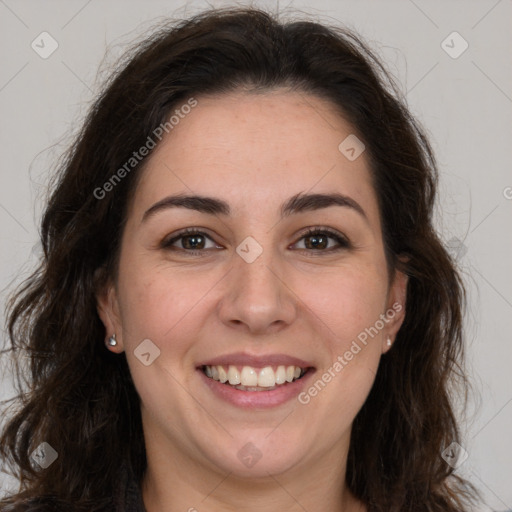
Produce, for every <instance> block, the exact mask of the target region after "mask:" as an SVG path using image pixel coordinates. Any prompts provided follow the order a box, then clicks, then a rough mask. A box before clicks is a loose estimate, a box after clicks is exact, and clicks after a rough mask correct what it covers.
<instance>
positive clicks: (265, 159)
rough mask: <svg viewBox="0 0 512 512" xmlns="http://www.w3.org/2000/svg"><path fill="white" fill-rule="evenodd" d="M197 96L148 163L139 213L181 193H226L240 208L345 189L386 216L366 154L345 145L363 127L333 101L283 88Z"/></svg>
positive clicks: (139, 195) (137, 199)
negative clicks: (353, 153) (346, 150)
mask: <svg viewBox="0 0 512 512" xmlns="http://www.w3.org/2000/svg"><path fill="white" fill-rule="evenodd" d="M195 99H196V100H197V105H196V106H195V107H193V108H192V109H190V111H189V113H187V114H183V113H182V114H181V116H180V117H179V118H178V117H175V118H174V124H173V128H172V129H170V131H169V133H168V134H167V135H165V137H164V138H163V139H162V141H161V142H160V143H159V145H158V146H157V148H156V149H155V151H154V152H153V154H152V155H151V157H150V159H149V161H148V162H147V165H146V167H145V169H144V170H143V174H142V177H141V180H140V182H139V185H138V187H137V191H136V194H135V201H134V209H135V210H136V211H135V214H136V216H137V217H141V216H142V214H143V211H142V210H143V209H144V208H148V207H149V206H150V205H151V204H153V203H154V202H156V201H158V200H159V199H162V197H165V195H167V194H171V193H176V192H181V193H186V194H190V193H196V194H202V195H209V196H217V197H222V198H223V199H224V200H225V201H227V202H228V203H230V205H232V208H233V210H235V211H236V212H237V213H238V214H240V215H243V214H249V213H253V214H254V213H255V208H256V209H259V208H260V207H262V206H263V205H272V204H274V202H275V204H279V205H280V204H281V203H282V202H283V201H284V200H285V199H287V198H288V197H290V196H291V195H293V194H296V193H299V192H309V193H322V192H323V193H330V192H340V193H342V194H346V195H350V196H351V197H353V198H354V199H355V200H356V201H357V202H359V203H362V204H363V205H364V206H363V208H364V209H365V210H366V211H367V214H368V216H369V217H374V218H375V220H377V219H378V211H377V203H376V197H375V193H374V190H373V187H372V183H371V176H370V172H369V167H368V165H367V160H366V158H365V154H364V152H363V153H362V154H361V156H360V157H358V158H356V159H355V160H353V161H351V160H349V159H348V158H347V157H346V156H345V155H344V154H343V153H342V152H341V151H340V149H339V145H340V143H342V142H343V141H344V140H345V139H346V138H347V137H349V136H352V137H353V136H354V131H355V130H354V128H353V127H352V126H351V125H350V124H349V123H348V122H347V121H346V120H345V119H343V117H342V116H341V115H340V113H339V111H338V110H337V109H336V108H335V106H334V105H333V104H332V103H331V102H329V101H327V100H324V99H322V98H318V97H316V96H313V95H310V94H306V93H298V92H289V91H282V90H278V91H272V92H265V93H245V92H236V93H229V94H224V95H216V96H197V97H196V98H195ZM185 101H186V100H185ZM179 108H180V106H179V105H177V106H176V107H175V109H178V110H179ZM188 110H189V109H187V111H188ZM174 111H175V110H174ZM176 120H178V122H177V123H176Z"/></svg>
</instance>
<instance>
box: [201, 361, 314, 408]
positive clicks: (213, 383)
mask: <svg viewBox="0 0 512 512" xmlns="http://www.w3.org/2000/svg"><path fill="white" fill-rule="evenodd" d="M197 371H198V372H199V374H200V376H201V377H202V379H203V381H204V382H205V383H206V384H207V385H208V387H209V388H210V389H211V390H212V392H213V393H214V394H215V395H216V396H218V397H219V398H221V399H222V400H225V401H226V402H229V403H231V404H233V405H236V406H237V407H242V408H246V409H255V408H261V409H267V408H270V407H276V406H278V405H281V404H284V403H285V402H288V401H289V400H291V399H293V398H295V397H296V396H297V395H298V394H299V393H300V392H301V391H302V389H303V388H304V387H305V386H306V384H307V381H308V380H309V379H310V378H311V376H312V375H313V373H314V370H313V369H309V370H308V371H307V372H306V373H305V374H304V375H303V377H302V378H300V379H298V380H295V381H293V382H287V383H286V384H280V385H278V386H277V387H276V388H274V389H272V390H270V391H241V390H239V389H235V388H234V387H232V386H230V385H228V384H222V383H221V382H219V381H218V380H213V379H210V377H207V376H206V375H205V374H204V372H203V371H202V370H201V369H198V370H197Z"/></svg>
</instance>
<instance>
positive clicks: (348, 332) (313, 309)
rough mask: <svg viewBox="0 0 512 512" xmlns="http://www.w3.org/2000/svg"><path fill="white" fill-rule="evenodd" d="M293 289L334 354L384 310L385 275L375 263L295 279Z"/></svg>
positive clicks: (369, 325) (372, 323)
mask: <svg viewBox="0 0 512 512" xmlns="http://www.w3.org/2000/svg"><path fill="white" fill-rule="evenodd" d="M294 290H296V293H297V296H298V297H299V298H300V300H301V301H303V303H304V304H305V306H306V307H305V312H307V311H308V310H309V311H310V315H311V317H312V318H313V319H315V318H316V322H317V323H318V324H319V326H320V327H321V328H322V329H323V332H325V335H324V339H329V340H331V341H330V346H331V350H334V351H335V352H336V354H338V353H339V351H340V350H343V351H344V350H345V349H346V348H345V347H346V346H347V344H348V345H350V342H351V341H352V340H354V339H356V338H357V337H358V335H359V334H360V333H362V332H366V331H365V330H366V329H368V328H370V327H371V326H374V324H375V322H376V321H377V320H378V319H379V315H381V314H382V313H384V309H383V308H384V307H385V302H386V292H387V282H386V275H385V274H381V272H380V270H379V268H378V267H377V266H370V265H365V266H359V267H356V266H352V267H350V268H349V267H348V266H347V267H346V268H339V269H336V271H333V272H330V273H328V274H327V273H326V274H322V275H321V274H317V275H316V276H309V277H308V278H304V276H301V278H300V279H298V280H297V281H296V285H295V288H294Z"/></svg>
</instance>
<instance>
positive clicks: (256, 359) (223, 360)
mask: <svg viewBox="0 0 512 512" xmlns="http://www.w3.org/2000/svg"><path fill="white" fill-rule="evenodd" d="M230 364H231V365H240V366H252V367H254V368H259V367H265V366H281V365H282V366H299V367H300V368H310V367H313V364H311V363H310V362H307V361H304V360H303V359H299V358H298V357H294V356H289V355H286V354H267V355H252V354H246V353H243V352H236V353H233V354H225V355H222V356H218V357H214V358H212V359H208V360H206V361H203V362H202V363H199V365H198V367H201V366H227V365H230Z"/></svg>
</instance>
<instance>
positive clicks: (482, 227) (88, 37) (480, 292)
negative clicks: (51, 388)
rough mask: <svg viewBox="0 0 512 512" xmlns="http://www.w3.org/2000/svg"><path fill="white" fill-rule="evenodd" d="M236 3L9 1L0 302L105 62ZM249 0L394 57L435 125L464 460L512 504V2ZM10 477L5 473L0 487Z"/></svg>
mask: <svg viewBox="0 0 512 512" xmlns="http://www.w3.org/2000/svg"><path fill="white" fill-rule="evenodd" d="M228 4H229V5H233V2H220V1H211V2H210V3H209V4H207V3H206V2H204V1H194V2H187V3H184V2H178V1H170V0H168V1H150V2H142V1H120V0H116V1H114V0H111V1H100V0H89V1H86V0H81V1H74V0H71V1H69V0H68V1H45V2H41V1H40V0H37V1H36V0H33V1H21V0H18V1H15V0H0V37H1V43H0V48H1V50H0V51H1V55H2V66H1V68H0V114H1V120H2V122H1V126H0V143H1V159H0V165H1V171H0V238H1V243H0V307H1V308H2V309H3V307H4V304H5V301H6V297H7V294H8V292H9V291H10V290H12V287H13V285H14V284H15V283H17V282H19V281H20V279H22V278H23V277H24V276H25V277H26V276H27V273H28V271H29V270H30V269H31V268H33V266H34V264H35V262H36V259H37V257H38V254H39V252H38V246H37V243H36V242H37V230H38V222H39V219H40V213H41V211H42V206H43V204H44V198H45V195H46V187H47V184H48V179H49V170H50V169H51V168H52V167H53V166H54V163H55V161H56V158H57V157H58V156H59V154H60V153H61V152H62V151H63V150H64V149H65V147H66V145H67V144H68V143H69V142H70V141H71V134H72V132H73V131H74V130H77V129H78V128H79V126H80V122H81V120H82V118H83V115H84V114H85V112H86V111H87V108H88V106H89V105H90V102H91V100H92V99H93V98H94V97H95V94H96V92H97V91H98V86H99V84H100V83H101V79H102V78H103V77H105V76H106V74H108V70H109V63H112V62H115V60H116V58H117V57H118V56H120V55H121V54H122V52H123V48H126V45H127V44H128V43H130V42H132V41H133V40H134V39H137V38H139V37H141V36H142V35H143V34H144V32H145V31H146V30H147V29H148V28H149V27H151V26H152V25H153V24H154V22H155V21H159V20H162V19H163V18H164V17H166V16H177V17H186V16H188V15H192V14H194V13H196V12H197V11H199V10H201V9H203V8H206V7H207V6H208V5H211V6H216V7H219V6H224V5H228ZM238 5H247V3H246V2H239V3H238ZM253 5H255V6H261V7H267V8H268V9H270V10H272V11H276V10H278V9H279V10H280V11H282V12H283V11H285V12H286V9H287V8H291V9H300V10H301V11H303V12H304V13H306V14H308V15H309V16H312V17H313V18H315V19H317V20H319V21H323V22H327V23H333V24H340V23H341V24H345V25H346V26H348V27H350V28H353V29H355V30H356V31H358V32H359V33H360V34H361V35H362V36H363V37H364V38H365V39H366V40H367V41H368V42H369V43H370V45H371V46H372V47H373V48H374V49H375V50H376V52H377V53H378V54H379V55H380V56H381V57H382V58H383V59H384V60H385V61H386V63H387V66H388V68H389V69H390V70H391V72H392V73H393V74H394V75H395V76H396V77H397V79H398V80H399V82H400V84H401V87H402V90H403V93H404V94H405V95H406V96H407V100H408V103H409V106H410V108H411V110H412V112H413V113H414V114H415V115H416V116H417V117H418V119H419V120H420V122H422V124H423V125H424V127H425V128H426V129H427V131H428V133H429V134H430V136H431V140H432V144H433V147H434V150H435V152H436V154H437V157H438V161H439V166H440V169H441V174H442V178H441V182H440V188H439V198H438V199H439V200H438V208H437V211H436V223H437V227H438V229H439V231H440V233H441V235H442V237H443V239H444V240H445V241H446V242H448V243H449V245H450V247H451V250H452V251H453V253H454V254H456V255H457V258H458V262H459V264H460V268H461V271H462V273H463V276H464V280H465V282H466V285H467V287H468V291H469V309H468V314H467V318H466V332H467V344H468V363H469V370H470V374H471V376H472V378H473V381H474V387H475V390H476V393H477V396H476V398H475V399H473V401H472V405H471V407H470V408H469V409H468V411H467V415H468V421H467V422H465V423H464V444H463V446H464V449H465V450H466V451H467V452H468V458H467V460H466V461H465V462H464V463H463V464H462V465H461V466H460V467H459V468H458V469H457V471H458V472H459V473H460V474H462V475H464V476H466V477H468V478H469V479H470V480H471V481H472V482H473V483H474V484H475V485H476V486H477V487H478V488H479V489H481V491H482V492H483V494H484V496H485V501H486V504H485V505H484V504H482V505H481V507H479V509H478V510H491V509H492V510H505V509H512V487H511V486H510V482H512V464H511V461H510V459H511V454H512V436H511V435H510V430H511V428H510V427H511V425H512V403H511V402H512V372H511V371H510V364H511V362H512V343H511V338H510V331H511V328H512V271H511V268H510V262H511V261H512V258H511V256H512V236H511V229H510V227H511V220H512V216H511V213H512V173H511V172H510V163H511V151H510V145H511V141H512V122H511V121H512V119H511V110H512V76H511V75H512V73H511V68H512V59H511V58H510V49H511V48H512V45H511V42H512V41H511V39H512V36H511V33H512V31H511V30H510V20H511V19H512V1H511V0H481V1H426V0H399V1H368V0H367V1H359V2H356V1H335V0H316V1H315V2H314V7H313V3H312V2H307V1H306V2H305V1H299V0H296V1H291V2H289V3H286V2H284V1H281V3H280V4H279V3H278V2H276V1H272V2H270V1H267V2H265V1H260V2H253ZM43 31H47V32H48V33H49V34H51V36H52V37H53V38H54V39H55V40H56V41H57V43H58V45H59V46H58V48H57V50H56V51H55V52H54V53H53V54H52V55H50V56H49V57H48V58H46V59H43V58H41V57H40V56H39V55H38V54H37V53H36V51H34V50H33V49H32V48H31V43H32V41H34V40H35V41H36V43H37V42H38V41H40V39H41V38H40V37H38V36H39V34H41V32H43ZM454 31H456V32H458V33H459V34H460V35H461V36H462V38H463V39H464V40H465V41H467V43H468V45H469V47H468V48H467V50H466V51H465V52H464V53H462V54H461V55H459V56H458V57H457V58H453V55H455V54H458V53H459V52H460V51H461V50H462V49H463V44H464V43H463V41H462V40H461V39H458V36H450V37H449V38H448V39H446V38H447V36H449V35H450V34H451V33H452V32H454ZM445 40H446V42H445V43H444V45H442V42H443V41H445ZM39 44H40V45H41V43H39ZM449 47H451V48H449ZM45 48H46V49H48V48H49V43H48V40H47V42H46V43H45ZM107 48H108V54H107V57H106V58H105V52H106V50H107ZM445 50H448V51H449V52H451V53H452V56H450V55H449V54H448V53H447V52H446V51H445ZM41 51H42V50H41ZM104 58H105V59H104ZM101 63H103V64H102V70H103V71H102V72H101V73H98V68H99V66H100V64H101ZM507 262H508V263H507ZM0 327H2V328H3V327H4V322H3V321H2V323H1V324H0ZM0 334H1V335H2V339H5V333H4V332H3V330H2V332H0ZM2 370H3V371H2ZM2 374H4V379H3V381H2V391H1V393H0V398H7V397H9V396H11V393H12V391H11V387H10V384H9V373H8V360H6V358H5V357H4V358H3V360H2V367H1V368H0V378H1V377H2ZM12 485H13V482H12V480H9V478H8V477H7V476H6V475H4V474H2V473H0V489H7V488H8V487H10V486H12Z"/></svg>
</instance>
